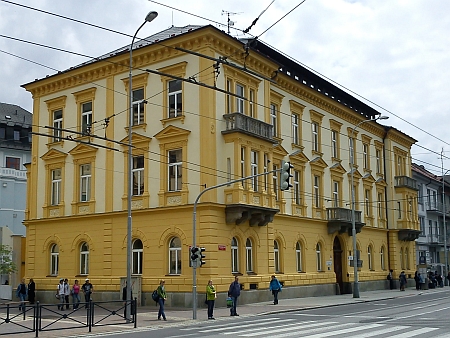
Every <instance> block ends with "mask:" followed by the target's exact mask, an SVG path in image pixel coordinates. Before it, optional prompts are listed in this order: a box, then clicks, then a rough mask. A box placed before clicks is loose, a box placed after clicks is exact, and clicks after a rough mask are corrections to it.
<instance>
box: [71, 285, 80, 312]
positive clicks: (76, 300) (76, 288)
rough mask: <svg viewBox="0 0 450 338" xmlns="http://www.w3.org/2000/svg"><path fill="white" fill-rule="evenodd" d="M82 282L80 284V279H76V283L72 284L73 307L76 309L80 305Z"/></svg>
mask: <svg viewBox="0 0 450 338" xmlns="http://www.w3.org/2000/svg"><path fill="white" fill-rule="evenodd" d="M80 289H81V287H80V284H78V279H75V283H74V284H73V286H72V290H70V293H71V294H72V305H73V309H74V310H76V309H78V307H79V306H80V302H81V299H80Z"/></svg>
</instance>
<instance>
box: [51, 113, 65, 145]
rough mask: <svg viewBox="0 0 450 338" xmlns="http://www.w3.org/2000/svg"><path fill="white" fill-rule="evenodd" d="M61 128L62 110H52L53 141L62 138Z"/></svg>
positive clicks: (58, 140)
mask: <svg viewBox="0 0 450 338" xmlns="http://www.w3.org/2000/svg"><path fill="white" fill-rule="evenodd" d="M62 128H63V111H62V109H58V110H55V111H54V112H53V142H60V141H61V138H62V134H63V132H62Z"/></svg>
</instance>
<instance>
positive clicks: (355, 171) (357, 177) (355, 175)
mask: <svg viewBox="0 0 450 338" xmlns="http://www.w3.org/2000/svg"><path fill="white" fill-rule="evenodd" d="M351 175H352V171H350V172H349V173H348V177H350V176H351ZM362 177H363V176H362V175H361V173H360V172H359V171H358V169H353V179H355V180H360V179H361V178H362Z"/></svg>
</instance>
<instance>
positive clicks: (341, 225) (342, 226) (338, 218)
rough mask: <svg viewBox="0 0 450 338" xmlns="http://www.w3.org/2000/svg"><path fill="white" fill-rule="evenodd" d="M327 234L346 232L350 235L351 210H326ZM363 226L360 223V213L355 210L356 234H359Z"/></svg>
mask: <svg viewBox="0 0 450 338" xmlns="http://www.w3.org/2000/svg"><path fill="white" fill-rule="evenodd" d="M327 220H328V224H327V225H328V233H329V234H333V233H335V232H336V231H338V232H339V233H340V234H342V233H345V232H347V233H348V235H349V236H351V235H352V210H351V209H345V208H327ZM364 225H365V224H364V223H362V222H361V211H357V210H355V228H356V233H360V232H361V229H362V227H363V226H364Z"/></svg>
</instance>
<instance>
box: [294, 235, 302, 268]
mask: <svg viewBox="0 0 450 338" xmlns="http://www.w3.org/2000/svg"><path fill="white" fill-rule="evenodd" d="M295 258H296V262H297V272H302V271H303V268H302V246H301V244H300V242H297V244H296V246H295Z"/></svg>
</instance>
